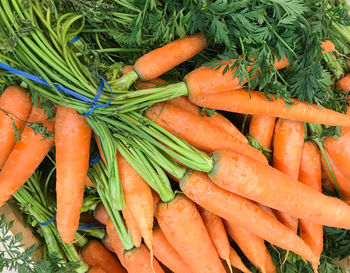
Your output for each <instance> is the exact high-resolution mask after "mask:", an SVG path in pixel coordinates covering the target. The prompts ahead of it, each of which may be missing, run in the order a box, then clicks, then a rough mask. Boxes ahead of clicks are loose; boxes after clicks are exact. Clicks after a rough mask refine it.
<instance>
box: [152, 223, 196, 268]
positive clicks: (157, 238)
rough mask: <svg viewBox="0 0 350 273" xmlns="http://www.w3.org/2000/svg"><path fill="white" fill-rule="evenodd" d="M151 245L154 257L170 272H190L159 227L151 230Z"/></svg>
mask: <svg viewBox="0 0 350 273" xmlns="http://www.w3.org/2000/svg"><path fill="white" fill-rule="evenodd" d="M152 243H153V253H154V256H155V257H156V258H157V259H158V260H159V261H160V262H161V263H162V264H164V265H165V266H166V267H168V268H169V269H170V270H171V271H173V272H174V273H184V272H189V273H190V272H191V270H190V269H189V267H188V265H187V264H186V263H185V261H184V260H183V259H182V258H181V256H180V255H179V253H177V251H176V250H175V249H174V248H173V247H172V246H171V245H170V243H169V242H168V240H167V239H166V237H165V235H164V233H163V232H162V230H161V229H160V228H159V227H156V228H155V229H154V230H153V237H152Z"/></svg>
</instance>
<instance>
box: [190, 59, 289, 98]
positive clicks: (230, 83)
mask: <svg viewBox="0 0 350 273" xmlns="http://www.w3.org/2000/svg"><path fill="white" fill-rule="evenodd" d="M233 61H234V60H233ZM274 65H275V68H276V69H282V68H285V67H287V66H288V65H289V63H288V61H287V59H286V58H285V59H284V60H281V61H277V59H276V60H275V64H274ZM224 69H225V66H223V67H221V68H219V69H217V70H216V69H211V68H209V67H200V68H197V69H196V70H193V71H192V72H190V73H189V74H187V75H186V77H185V79H184V80H185V82H186V84H187V88H188V90H189V94H190V96H191V97H192V96H199V95H211V94H218V93H222V92H226V91H229V90H234V89H238V88H241V87H242V85H243V84H245V83H246V82H247V79H245V80H244V81H243V82H242V84H241V85H240V84H239V81H240V80H239V79H238V78H237V77H236V78H234V76H233V75H234V73H235V72H236V69H233V70H228V71H227V73H225V74H222V73H223V71H224ZM251 69H252V66H250V67H248V70H249V71H250V70H251Z"/></svg>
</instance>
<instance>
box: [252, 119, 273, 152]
mask: <svg viewBox="0 0 350 273" xmlns="http://www.w3.org/2000/svg"><path fill="white" fill-rule="evenodd" d="M275 123H276V118H274V117H268V116H253V117H252V119H251V121H250V126H249V135H251V136H252V137H254V138H255V139H257V140H258V141H259V142H260V144H261V145H262V147H264V148H267V149H271V142H272V137H273V132H274V129H275Z"/></svg>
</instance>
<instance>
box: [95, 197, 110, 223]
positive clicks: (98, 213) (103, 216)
mask: <svg viewBox="0 0 350 273" xmlns="http://www.w3.org/2000/svg"><path fill="white" fill-rule="evenodd" d="M94 217H95V219H96V220H97V221H99V222H100V223H101V224H104V225H107V222H108V219H109V215H108V212H107V210H106V208H105V206H104V205H103V204H102V202H101V203H100V204H98V205H97V207H96V209H95V210H94Z"/></svg>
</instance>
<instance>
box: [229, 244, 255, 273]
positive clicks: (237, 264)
mask: <svg viewBox="0 0 350 273" xmlns="http://www.w3.org/2000/svg"><path fill="white" fill-rule="evenodd" d="M230 263H231V265H232V266H233V267H234V268H237V269H239V270H241V271H242V272H243V273H252V272H251V271H250V270H249V269H248V268H247V267H246V266H245V265H244V263H243V262H242V260H241V258H240V257H239V255H238V254H237V252H236V251H235V250H234V249H233V248H232V247H230Z"/></svg>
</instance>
